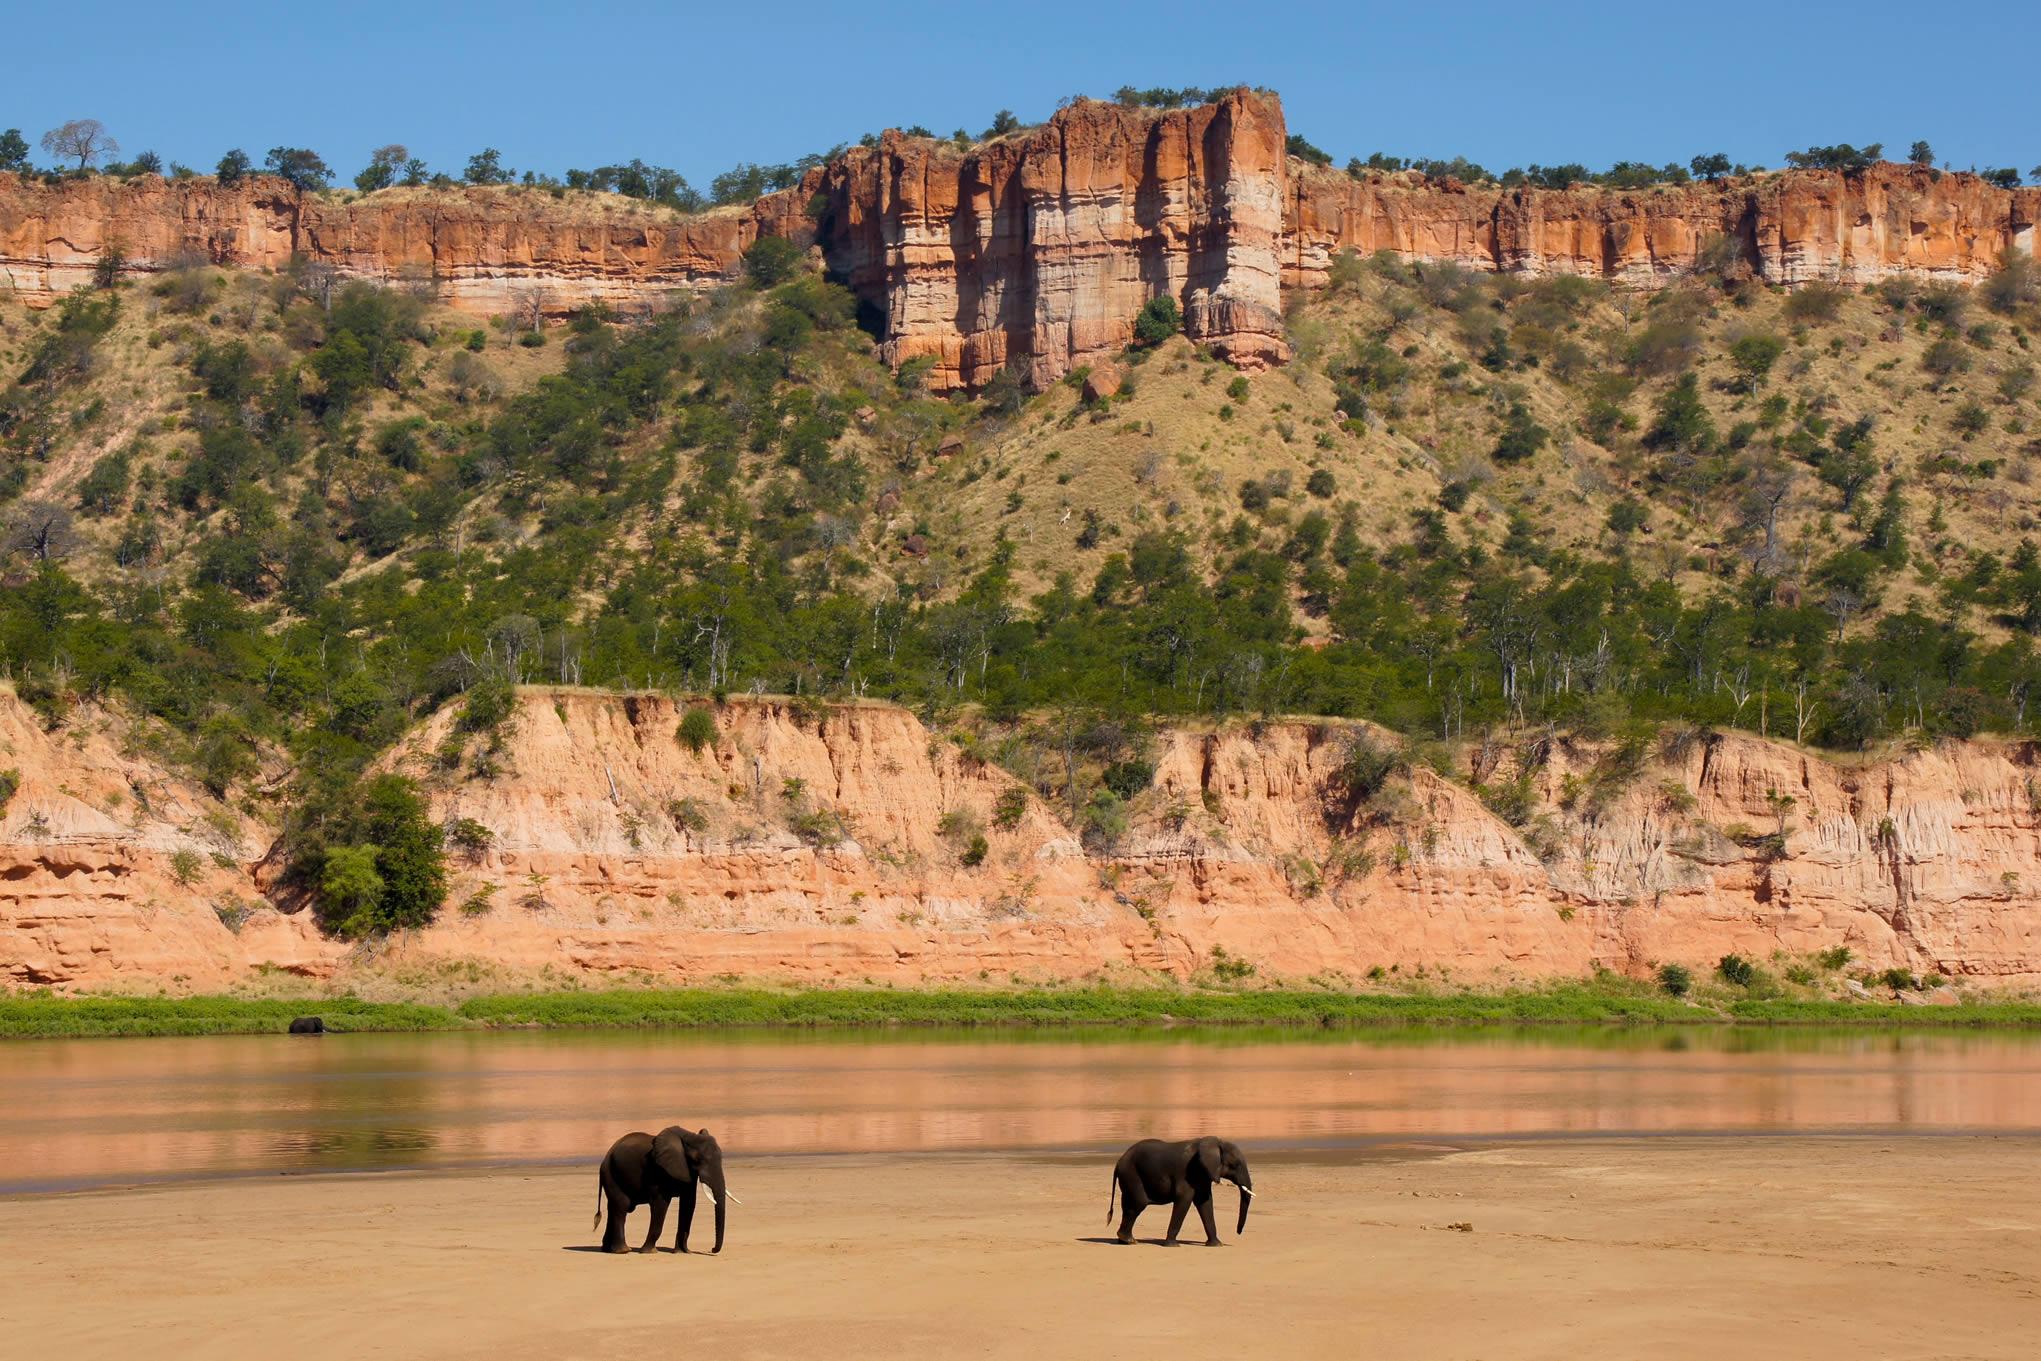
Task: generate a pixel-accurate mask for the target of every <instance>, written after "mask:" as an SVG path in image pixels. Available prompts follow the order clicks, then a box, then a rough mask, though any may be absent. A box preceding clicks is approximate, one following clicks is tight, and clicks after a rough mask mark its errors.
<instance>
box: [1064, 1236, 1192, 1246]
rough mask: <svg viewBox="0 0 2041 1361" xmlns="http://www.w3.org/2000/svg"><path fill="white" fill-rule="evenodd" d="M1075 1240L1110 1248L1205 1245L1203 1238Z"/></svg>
mask: <svg viewBox="0 0 2041 1361" xmlns="http://www.w3.org/2000/svg"><path fill="white" fill-rule="evenodd" d="M1075 1241H1076V1242H1079V1243H1102V1244H1104V1245H1105V1246H1106V1247H1110V1248H1135V1247H1140V1248H1167V1247H1179V1248H1202V1247H1205V1246H1206V1243H1205V1240H1204V1239H1202V1238H1179V1239H1178V1240H1177V1241H1176V1242H1175V1243H1171V1242H1170V1241H1169V1240H1168V1239H1166V1238H1136V1239H1135V1240H1134V1241H1133V1242H1131V1243H1122V1242H1121V1241H1120V1240H1119V1239H1117V1238H1079V1239H1076V1240H1075ZM1219 1246H1221V1247H1224V1246H1225V1244H1224V1243H1221V1244H1220V1245H1219Z"/></svg>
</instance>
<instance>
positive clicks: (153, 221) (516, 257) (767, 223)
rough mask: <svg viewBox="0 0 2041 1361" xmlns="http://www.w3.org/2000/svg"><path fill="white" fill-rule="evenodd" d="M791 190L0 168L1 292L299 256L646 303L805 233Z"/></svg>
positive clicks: (500, 287) (500, 294) (501, 297)
mask: <svg viewBox="0 0 2041 1361" xmlns="http://www.w3.org/2000/svg"><path fill="white" fill-rule="evenodd" d="M791 211H792V200H791V198H790V197H789V196H786V195H775V196H772V197H770V198H767V199H763V200H760V202H759V203H757V204H755V205H753V206H752V207H751V208H749V209H723V210H718V211H715V212H710V213H704V214H700V215H698V216H694V217H687V216H683V215H681V214H679V213H674V212H670V211H668V210H665V209H662V208H659V207H656V206H651V205H646V204H641V203H636V202H633V201H631V200H627V199H621V198H609V199H598V198H594V197H592V196H588V195H580V196H577V197H575V198H573V199H561V200H556V199H554V198H553V197H552V196H551V195H550V194H548V193H547V192H545V191H544V190H539V189H477V188H459V189H433V190H386V191H384V192H383V193H380V194H375V195H371V196H369V197H366V198H358V199H354V200H352V201H350V202H341V201H339V200H328V199H322V198H318V197H309V198H306V199H304V200H302V201H300V200H299V198H298V196H297V195H296V194H295V193H293V192H292V190H291V189H290V187H289V186H288V185H286V184H285V183H284V182H283V181H281V180H278V179H275V178H273V177H270V176H265V175H257V176H251V177H249V178H248V179H246V180H243V181H242V182H241V183H239V184H237V185H234V186H232V187H222V186H220V185H219V184H217V183H216V182H214V181H213V180H210V179H198V180H189V181H171V180H164V179H162V178H160V177H158V176H155V175H143V176H138V177H136V178H135V179H132V180H128V181H125V182H123V181H120V180H116V179H112V178H108V177H95V178H92V179H83V180H66V181H62V182H60V183H58V184H56V185H53V186H52V185H45V184H43V183H42V182H41V181H40V180H23V179H21V178H19V177H16V176H13V175H8V174H0V299H4V298H5V297H6V296H7V295H8V294H9V293H10V292H11V293H12V294H14V295H16V296H18V297H20V298H22V299H24V300H26V301H27V302H28V303H30V304H31V305H42V304H47V303H49V302H52V301H54V300H55V299H57V298H59V297H61V296H63V295H64V294H65V293H68V292H69V291H70V290H71V289H73V288H77V287H80V286H83V285H88V284H90V283H91V282H92V278H93V273H94V270H95V268H96V267H97V265H98V263H99V261H100V260H101V259H103V258H104V257H106V256H107V255H109V254H117V255H119V256H120V257H121V259H122V260H123V261H124V263H125V267H126V270H127V272H128V273H130V274H148V273H154V272H157V271H160V270H165V269H171V268H175V267H177V266H178V265H180V264H182V263H184V262H187V261H197V262H200V263H210V264H215V265H223V266H227V267H229V268H237V269H271V270H274V269H282V268H284V267H286V266H287V265H289V264H290V263H291V262H292V260H293V259H294V258H302V259H304V260H307V261H312V262H317V263H320V264H324V265H328V266H331V267H333V268H334V269H335V270H337V271H338V272H339V273H341V274H342V275H345V276H348V277H352V278H361V279H369V280H373V281H376V282H379V283H393V284H394V283H406V284H414V283H415V284H419V285H424V286H429V287H430V288H432V290H433V291H434V292H435V293H436V294H437V296H438V297H439V298H440V299H441V300H442V301H444V302H447V303H450V304H452V305H454V306H456V307H461V308H464V309H467V310H470V311H475V312H480V313H491V312H509V311H511V310H512V309H513V307H515V306H517V305H518V304H519V303H520V301H521V295H522V294H525V293H527V292H531V291H534V290H535V292H536V296H537V298H538V299H539V301H540V302H541V304H542V305H543V306H544V308H545V309H546V310H547V311H548V312H550V313H552V314H554V315H560V314H564V313H567V312H571V311H573V310H574V309H576V308H578V307H580V306H582V305H583V304H584V303H588V302H591V301H598V300H599V301H603V302H608V303H612V304H627V305H628V304H642V303H645V302H648V301H650V300H651V299H653V298H655V297H657V296H658V295H660V294H663V293H669V292H672V291H674V290H684V289H697V288H701V287H705V286H709V285H714V284H721V283H727V282H731V281H734V280H735V279H736V278H738V277H739V274H740V271H741V266H742V257H743V252H744V251H745V250H746V249H748V248H749V247H750V245H751V243H752V242H753V241H755V240H757V238H758V237H759V236H760V235H761V234H764V235H793V234H796V233H797V232H798V231H800V230H802V229H804V227H805V224H804V223H796V222H793V221H789V220H787V218H786V214H788V213H790V212H791Z"/></svg>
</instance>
